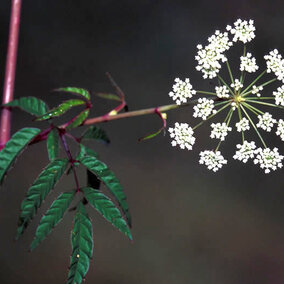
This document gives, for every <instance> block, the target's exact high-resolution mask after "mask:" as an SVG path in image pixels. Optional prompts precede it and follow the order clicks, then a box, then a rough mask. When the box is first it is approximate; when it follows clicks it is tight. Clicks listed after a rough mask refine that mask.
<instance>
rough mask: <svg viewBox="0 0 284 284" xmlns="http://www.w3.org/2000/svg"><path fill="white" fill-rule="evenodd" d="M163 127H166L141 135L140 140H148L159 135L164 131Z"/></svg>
mask: <svg viewBox="0 0 284 284" xmlns="http://www.w3.org/2000/svg"><path fill="white" fill-rule="evenodd" d="M163 129H164V128H161V129H159V130H158V131H157V132H154V133H151V134H148V135H146V136H144V137H141V138H139V139H138V141H145V140H148V139H152V138H154V137H156V136H158V135H159V134H160V133H161V132H162V130H163Z"/></svg>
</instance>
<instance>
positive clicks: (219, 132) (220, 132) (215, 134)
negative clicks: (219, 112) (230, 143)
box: [210, 122, 232, 141]
mask: <svg viewBox="0 0 284 284" xmlns="http://www.w3.org/2000/svg"><path fill="white" fill-rule="evenodd" d="M211 127H212V131H211V134H210V137H211V138H217V139H220V140H221V141H224V140H225V137H226V136H227V135H228V132H229V131H232V127H229V126H228V125H227V124H226V123H225V122H223V123H219V122H218V123H212V124H211Z"/></svg>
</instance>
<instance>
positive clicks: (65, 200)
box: [31, 191, 75, 250]
mask: <svg viewBox="0 0 284 284" xmlns="http://www.w3.org/2000/svg"><path fill="white" fill-rule="evenodd" d="M74 195H75V192H74V191H73V192H64V193H62V194H61V195H60V196H59V197H58V198H57V199H56V200H55V201H54V202H53V203H52V204H51V206H50V208H49V209H48V210H47V212H46V213H45V215H44V216H43V217H42V218H41V220H40V224H39V226H38V227H37V230H36V233H35V238H34V240H33V242H32V244H31V250H33V249H35V248H36V247H37V246H38V245H39V244H40V243H41V242H42V241H43V240H44V239H45V238H46V237H47V235H49V234H50V232H51V231H52V229H53V228H54V227H55V226H56V225H57V224H58V223H59V222H60V221H61V220H62V218H63V215H64V213H65V212H66V210H67V209H68V207H69V205H70V204H71V202H72V200H73V197H74Z"/></svg>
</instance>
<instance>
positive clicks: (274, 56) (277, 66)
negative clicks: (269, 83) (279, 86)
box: [264, 49, 284, 83]
mask: <svg viewBox="0 0 284 284" xmlns="http://www.w3.org/2000/svg"><path fill="white" fill-rule="evenodd" d="M264 59H265V60H266V65H267V73H271V72H272V73H274V74H275V76H276V77H277V79H278V80H280V81H282V82H283V83H284V60H283V59H282V55H281V54H280V53H279V52H278V50H277V49H274V50H272V51H270V52H269V54H267V55H265V56H264Z"/></svg>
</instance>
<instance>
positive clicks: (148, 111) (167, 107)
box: [82, 100, 197, 125]
mask: <svg viewBox="0 0 284 284" xmlns="http://www.w3.org/2000/svg"><path fill="white" fill-rule="evenodd" d="M196 102H197V100H193V101H191V102H190V103H186V104H182V105H176V104H172V105H164V106H160V107H153V108H147V109H140V110H135V111H129V112H125V113H119V114H116V115H109V114H106V115H102V116H99V117H94V118H89V119H87V120H86V121H85V122H84V123H83V124H82V125H90V124H96V123H101V122H107V121H110V120H117V119H121V118H129V117H134V116H141V115H148V114H156V113H157V111H158V112H161V113H162V112H166V111H169V110H173V109H177V108H181V107H187V106H189V105H191V104H193V103H196Z"/></svg>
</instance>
